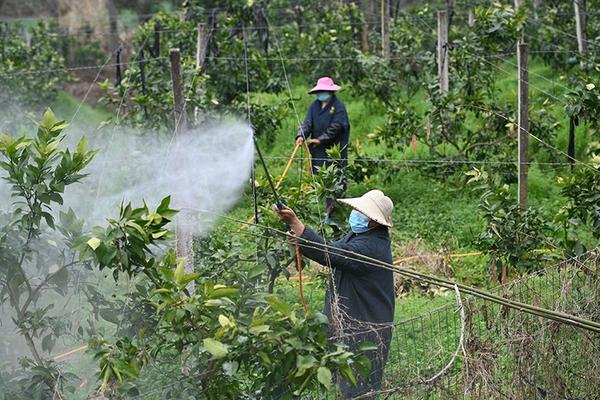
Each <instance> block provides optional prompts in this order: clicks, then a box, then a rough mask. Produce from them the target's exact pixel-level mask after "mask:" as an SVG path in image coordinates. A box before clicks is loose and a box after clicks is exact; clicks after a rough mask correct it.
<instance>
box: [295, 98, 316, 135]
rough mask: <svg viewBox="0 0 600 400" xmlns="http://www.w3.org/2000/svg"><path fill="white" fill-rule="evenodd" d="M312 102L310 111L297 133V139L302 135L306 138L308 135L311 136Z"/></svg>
mask: <svg viewBox="0 0 600 400" xmlns="http://www.w3.org/2000/svg"><path fill="white" fill-rule="evenodd" d="M312 108H313V107H312V104H311V105H310V107H309V108H308V112H307V113H306V118H304V122H302V124H301V125H300V127H299V128H298V133H297V134H296V139H298V138H299V137H300V136H301V137H303V138H304V139H306V138H307V137H309V136H310V133H311V132H312V126H313V124H312V121H313V119H312Z"/></svg>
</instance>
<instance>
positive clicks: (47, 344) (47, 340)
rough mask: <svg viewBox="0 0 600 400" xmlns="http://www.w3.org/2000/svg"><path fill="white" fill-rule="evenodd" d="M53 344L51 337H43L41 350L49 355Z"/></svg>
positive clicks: (54, 341)
mask: <svg viewBox="0 0 600 400" xmlns="http://www.w3.org/2000/svg"><path fill="white" fill-rule="evenodd" d="M54 343H56V340H54V339H53V338H52V335H46V336H44V338H43V339H42V350H44V351H46V352H48V353H50V352H51V351H52V349H53V348H54Z"/></svg>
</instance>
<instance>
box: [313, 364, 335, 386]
mask: <svg viewBox="0 0 600 400" xmlns="http://www.w3.org/2000/svg"><path fill="white" fill-rule="evenodd" d="M317 379H318V380H319V382H320V383H321V384H322V385H323V386H325V387H326V388H327V389H330V388H331V380H332V376H331V370H330V369H329V368H327V367H319V369H318V370H317Z"/></svg>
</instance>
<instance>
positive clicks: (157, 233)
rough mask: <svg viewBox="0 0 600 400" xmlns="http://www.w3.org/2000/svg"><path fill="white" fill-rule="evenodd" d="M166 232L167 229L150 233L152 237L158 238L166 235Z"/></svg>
mask: <svg viewBox="0 0 600 400" xmlns="http://www.w3.org/2000/svg"><path fill="white" fill-rule="evenodd" d="M167 232H169V231H168V230H167V229H165V230H164V231H159V232H154V233H153V234H152V239H160V238H161V237H163V236H164V235H166V234H167Z"/></svg>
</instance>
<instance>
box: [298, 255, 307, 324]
mask: <svg viewBox="0 0 600 400" xmlns="http://www.w3.org/2000/svg"><path fill="white" fill-rule="evenodd" d="M296 264H297V266H298V292H300V300H302V306H303V307H304V312H308V306H307V305H306V300H304V292H303V290H302V256H301V255H300V246H298V243H296Z"/></svg>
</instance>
